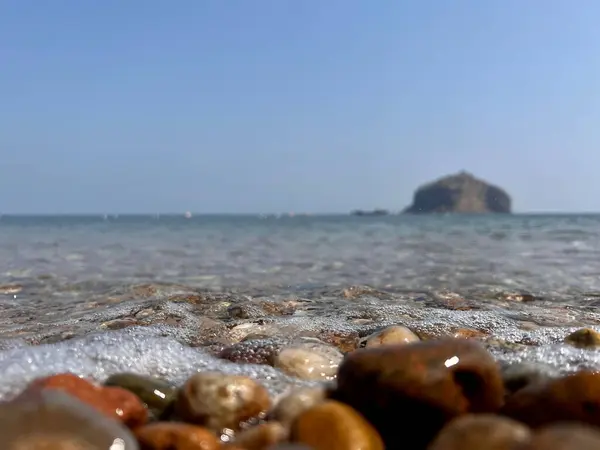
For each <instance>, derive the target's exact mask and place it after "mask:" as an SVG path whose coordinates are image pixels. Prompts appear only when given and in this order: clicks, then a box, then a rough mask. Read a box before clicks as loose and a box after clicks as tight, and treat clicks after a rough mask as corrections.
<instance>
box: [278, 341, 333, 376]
mask: <svg viewBox="0 0 600 450" xmlns="http://www.w3.org/2000/svg"><path fill="white" fill-rule="evenodd" d="M343 359H344V355H343V353H342V352H340V351H339V350H338V349H337V348H336V347H334V346H332V345H329V344H326V343H324V342H322V341H320V340H318V339H311V338H303V339H302V340H299V341H297V343H295V344H292V345H290V346H287V347H283V348H282V349H281V350H279V352H278V353H277V355H276V357H275V364H274V366H275V367H276V368H278V369H280V370H281V371H283V372H285V373H287V374H288V375H291V376H294V377H296V378H300V379H302V380H332V379H334V378H335V377H336V375H337V370H338V367H339V365H340V363H341V362H342V360H343Z"/></svg>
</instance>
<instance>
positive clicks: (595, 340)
mask: <svg viewBox="0 0 600 450" xmlns="http://www.w3.org/2000/svg"><path fill="white" fill-rule="evenodd" d="M565 343H567V344H569V345H572V346H573V347H579V348H595V347H600V333H598V332H597V331H596V330H593V329H591V328H581V329H580V330H577V331H574V332H573V333H571V334H569V335H568V336H567V337H566V338H565Z"/></svg>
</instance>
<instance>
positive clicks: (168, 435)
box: [135, 422, 221, 450]
mask: <svg viewBox="0 0 600 450" xmlns="http://www.w3.org/2000/svg"><path fill="white" fill-rule="evenodd" d="M135 436H136V438H137V440H138V442H139V444H140V450H217V449H219V448H220V447H221V442H220V440H219V439H218V438H217V437H216V436H215V435H214V433H212V432H211V431H210V430H207V429H206V428H203V427H199V426H196V425H190V424H187V423H178V422H154V423H151V424H148V425H144V426H143V427H140V428H138V429H136V430H135Z"/></svg>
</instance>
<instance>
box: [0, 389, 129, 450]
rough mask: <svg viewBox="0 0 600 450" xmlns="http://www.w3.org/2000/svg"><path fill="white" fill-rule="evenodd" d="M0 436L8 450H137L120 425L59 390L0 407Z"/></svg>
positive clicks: (27, 395)
mask: <svg viewBox="0 0 600 450" xmlns="http://www.w3.org/2000/svg"><path fill="white" fill-rule="evenodd" d="M0 436H1V439H2V448H5V449H7V450H33V449H36V450H96V449H109V448H116V444H120V446H119V447H118V448H119V449H123V450H137V449H138V445H137V442H136V440H135V439H134V437H133V436H132V435H131V433H130V432H129V430H127V429H126V428H125V427H123V426H122V425H121V424H120V423H119V422H117V421H115V420H112V419H109V418H107V417H106V416H105V415H103V414H101V413H99V412H98V411H97V410H96V409H94V408H92V407H91V406H89V405H87V404H85V403H83V402H81V401H79V400H78V399H76V398H74V397H72V396H70V395H69V394H67V393H65V392H61V391H59V390H56V389H47V390H30V391H26V392H24V393H22V394H21V395H20V396H19V397H17V398H16V399H15V400H13V401H11V402H6V403H0ZM111 446H114V447H111Z"/></svg>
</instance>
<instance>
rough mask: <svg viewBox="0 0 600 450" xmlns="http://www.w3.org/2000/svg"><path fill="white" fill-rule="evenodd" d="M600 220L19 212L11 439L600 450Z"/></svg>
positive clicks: (81, 444) (2, 264) (10, 342)
mask: <svg viewBox="0 0 600 450" xmlns="http://www.w3.org/2000/svg"><path fill="white" fill-rule="evenodd" d="M599 302H600V216H594V215H579V216H576V215H573V216H569V215H557V216H547V215H538V216H535V215H531V216H528V215H512V216H509V215H507V216H504V215H502V216H427V217H412V216H385V217H351V216H314V217H313V216H295V217H288V216H281V217H276V216H194V217H192V218H185V217H182V216H158V215H156V216H151V215H148V216H110V215H107V216H81V217H66V216H63V217H33V216H31V217H11V216H2V217H0V374H1V375H2V381H3V382H2V383H1V384H0V401H1V402H2V403H1V404H0V430H1V432H0V436H2V439H3V441H4V444H5V446H4V448H7V449H42V448H43V449H110V450H122V449H127V450H129V449H134V450H138V449H141V450H143V449H157V450H158V449H162V450H167V449H171V450H173V449H175V450H180V449H181V450H193V449H206V450H208V449H223V450H225V449H230V450H235V449H238V450H241V449H246V450H262V449H281V450H284V449H307V450H308V449H315V450H321V449H323V450H324V449H333V450H338V449H339V450H342V449H348V450H359V449H360V450H371V449H373V450H379V449H384V448H385V449H408V450H412V449H415V450H420V449H428V450H449V449H465V450H469V449H484V448H485V449H499V450H500V449H507V450H508V449H514V450H528V449H542V448H544V449H571V448H573V449H582V450H585V449H588V448H590V449H591V448H600V430H598V428H596V427H599V426H600V374H599V373H598V369H600V350H599V349H600V314H598V305H599V304H600V303H599Z"/></svg>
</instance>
